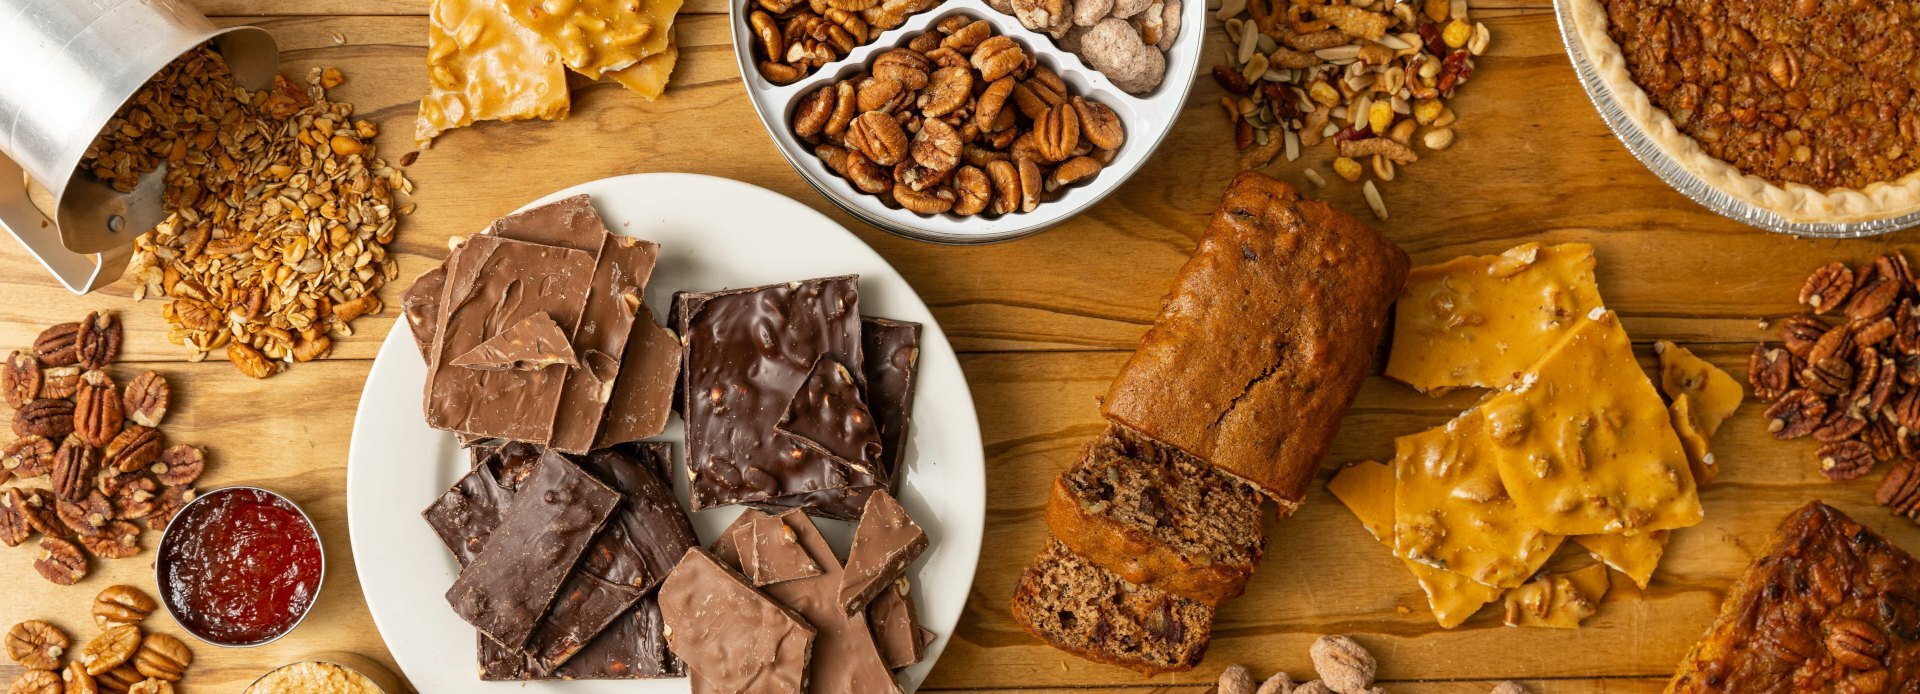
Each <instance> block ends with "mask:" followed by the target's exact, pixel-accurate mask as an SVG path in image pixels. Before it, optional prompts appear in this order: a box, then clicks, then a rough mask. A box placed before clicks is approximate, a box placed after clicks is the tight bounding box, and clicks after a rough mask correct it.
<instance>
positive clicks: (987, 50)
mask: <svg viewBox="0 0 1920 694" xmlns="http://www.w3.org/2000/svg"><path fill="white" fill-rule="evenodd" d="M970 59H971V60H972V61H973V69H975V70H979V71H980V79H983V80H986V81H988V82H992V81H994V80H997V79H1000V78H1002V77H1006V76H1007V75H1010V74H1013V73H1014V72H1015V71H1017V70H1019V69H1020V68H1021V67H1022V66H1024V65H1025V64H1026V62H1027V51H1026V49H1023V48H1021V47H1020V44H1019V43H1018V42H1015V41H1014V40H1013V38H1012V37H1008V36H994V37H992V38H989V39H987V40H985V41H981V42H980V45H979V46H975V47H974V49H973V55H972V56H970ZM876 74H877V73H876ZM917 88H918V87H916V89H917Z"/></svg>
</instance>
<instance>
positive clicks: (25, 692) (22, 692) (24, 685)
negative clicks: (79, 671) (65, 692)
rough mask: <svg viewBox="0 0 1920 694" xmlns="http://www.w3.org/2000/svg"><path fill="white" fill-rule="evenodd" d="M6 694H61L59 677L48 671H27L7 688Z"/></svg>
mask: <svg viewBox="0 0 1920 694" xmlns="http://www.w3.org/2000/svg"><path fill="white" fill-rule="evenodd" d="M7 694H61V689H60V675H58V674H56V673H54V672H52V671H50V670H28V671H26V672H23V673H21V674H20V677H19V678H18V679H15V680H14V681H13V684H12V685H10V686H8V687H7Z"/></svg>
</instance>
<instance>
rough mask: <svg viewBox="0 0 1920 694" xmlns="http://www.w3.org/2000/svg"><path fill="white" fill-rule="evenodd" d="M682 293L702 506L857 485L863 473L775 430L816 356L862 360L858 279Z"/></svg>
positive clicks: (693, 451)
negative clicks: (858, 475)
mask: <svg viewBox="0 0 1920 694" xmlns="http://www.w3.org/2000/svg"><path fill="white" fill-rule="evenodd" d="M676 300H677V301H678V303H679V307H678V309H677V310H679V311H680V312H681V314H680V321H681V323H682V329H681V330H680V333H681V338H682V341H683V343H684V344H685V345H686V350H685V354H686V364H685V366H684V368H683V369H682V375H681V379H682V381H683V383H684V387H685V392H686V410H687V412H686V424H687V460H688V465H689V469H690V471H691V473H692V475H693V506H694V508H695V509H696V510H698V509H708V508H714V507H718V506H725V505H728V504H738V503H751V502H759V501H765V500H768V499H773V498H776V497H782V496H788V495H792V494H801V493H806V492H814V491H820V490H824V489H840V488H845V487H847V486H849V480H850V479H851V478H852V477H854V476H856V475H857V474H858V473H856V472H854V471H851V470H848V469H847V468H845V467H843V466H840V465H836V464H834V463H833V462H831V461H829V460H827V459H826V458H825V457H823V456H821V455H819V454H818V453H816V452H814V451H811V450H809V449H808V448H807V447H806V446H804V445H801V444H800V443H799V442H797V441H795V440H793V437H790V436H787V435H785V434H781V433H779V432H776V431H774V423H775V422H776V421H778V420H779V418H780V415H781V414H782V413H783V412H784V411H785V410H786V406H787V402H788V401H789V400H790V399H791V398H792V397H793V394H794V392H795V391H798V390H799V389H800V385H801V383H802V382H803V381H805V380H806V377H807V373H808V372H809V371H810V370H811V369H812V368H813V363H814V361H815V360H818V359H819V358H821V357H823V356H826V357H832V358H833V359H835V360H837V361H839V362H840V363H843V364H858V363H861V362H860V322H859V321H860V313H859V311H860V307H859V302H860V289H859V281H858V278H857V277H854V276H844V277H831V278H824V279H814V280H806V281H801V282H790V283H784V284H775V285H768V286H764V287H756V288H752V289H736V290H729V291H723V292H716V293H712V294H682V295H680V296H679V297H676ZM867 484H872V483H871V482H868V483H867Z"/></svg>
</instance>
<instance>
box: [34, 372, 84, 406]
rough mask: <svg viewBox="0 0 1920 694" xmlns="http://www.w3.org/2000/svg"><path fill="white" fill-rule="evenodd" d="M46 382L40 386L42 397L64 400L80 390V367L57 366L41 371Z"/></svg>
mask: <svg viewBox="0 0 1920 694" xmlns="http://www.w3.org/2000/svg"><path fill="white" fill-rule="evenodd" d="M40 373H41V376H42V379H43V380H44V381H45V383H43V384H41V386H40V397H41V398H47V399H54V400H64V399H67V398H71V397H73V394H74V393H78V392H80V367H78V366H56V367H53V368H51V369H42V370H41V371H40Z"/></svg>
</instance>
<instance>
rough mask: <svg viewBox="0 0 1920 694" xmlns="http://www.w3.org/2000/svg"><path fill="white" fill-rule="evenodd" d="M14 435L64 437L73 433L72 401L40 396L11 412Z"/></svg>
mask: <svg viewBox="0 0 1920 694" xmlns="http://www.w3.org/2000/svg"><path fill="white" fill-rule="evenodd" d="M13 433H14V435H15V436H44V437H46V438H49V439H64V438H66V437H67V435H68V434H71V433H73V403H71V402H67V401H65V400H48V399H46V398H41V399H39V400H35V401H33V402H30V403H27V406H26V407H22V408H20V409H19V410H18V411H15V412H14V413H13Z"/></svg>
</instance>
